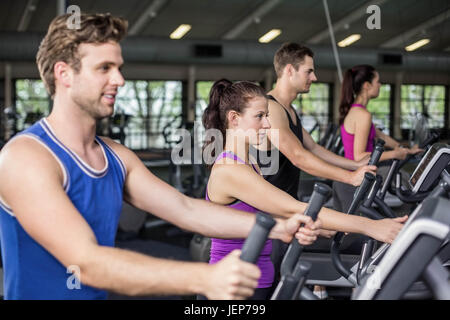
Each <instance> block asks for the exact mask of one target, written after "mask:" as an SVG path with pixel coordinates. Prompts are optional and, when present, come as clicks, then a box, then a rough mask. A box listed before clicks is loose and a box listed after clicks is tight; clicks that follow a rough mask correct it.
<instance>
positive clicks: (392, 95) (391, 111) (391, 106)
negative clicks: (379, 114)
mask: <svg viewBox="0 0 450 320" xmlns="http://www.w3.org/2000/svg"><path fill="white" fill-rule="evenodd" d="M390 86H391V90H390V92H389V135H390V136H394V130H395V129H394V128H395V126H394V122H395V120H394V113H395V112H394V108H395V107H394V106H395V90H396V89H395V88H396V87H397V85H396V84H395V83H394V84H390Z"/></svg>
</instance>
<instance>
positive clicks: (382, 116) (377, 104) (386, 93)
mask: <svg viewBox="0 0 450 320" xmlns="http://www.w3.org/2000/svg"><path fill="white" fill-rule="evenodd" d="M367 110H369V111H370V113H371V114H372V120H373V122H374V124H375V126H376V127H377V128H378V129H380V130H381V131H383V132H384V133H385V134H387V135H389V134H390V125H391V119H390V114H391V112H390V111H391V85H390V84H383V85H381V87H380V94H379V95H378V97H377V98H376V99H371V100H370V101H369V105H368V106H367Z"/></svg>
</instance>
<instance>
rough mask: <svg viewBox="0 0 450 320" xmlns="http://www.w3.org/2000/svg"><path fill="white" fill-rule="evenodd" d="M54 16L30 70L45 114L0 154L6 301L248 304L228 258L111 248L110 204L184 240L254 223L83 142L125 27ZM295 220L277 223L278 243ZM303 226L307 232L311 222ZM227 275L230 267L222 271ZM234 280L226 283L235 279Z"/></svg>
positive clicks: (243, 267) (114, 216) (249, 286)
mask: <svg viewBox="0 0 450 320" xmlns="http://www.w3.org/2000/svg"><path fill="white" fill-rule="evenodd" d="M69 17H70V16H69V15H64V16H60V17H57V18H55V19H54V20H53V21H52V23H51V25H50V27H49V30H48V33H47V35H46V36H45V38H44V39H43V41H42V43H41V45H40V48H39V51H38V54H37V65H38V68H39V72H40V75H41V78H42V79H43V81H44V83H45V85H46V88H47V90H48V92H49V94H50V96H51V97H52V99H53V100H54V104H53V109H52V112H51V114H50V115H49V116H48V117H47V118H45V119H43V120H41V121H39V122H37V123H36V124H34V125H33V126H32V127H30V128H29V129H27V130H25V131H24V132H22V133H21V134H20V135H17V136H16V137H14V138H13V139H12V140H10V141H9V143H8V144H7V145H6V146H5V147H4V148H3V150H2V152H1V154H0V179H1V181H2V183H1V184H0V243H1V246H2V248H1V249H2V257H3V267H4V287H5V289H4V290H5V298H6V299H105V298H106V296H107V291H109V290H110V291H115V292H118V293H122V294H128V295H151V294H163V295H164V294H202V295H205V296H207V297H208V298H209V299H239V298H245V297H248V296H251V295H252V294H253V290H254V288H255V287H256V285H257V281H258V278H259V276H260V272H259V270H258V268H257V267H256V266H255V265H252V264H248V263H245V262H243V261H241V260H239V252H238V251H235V252H233V253H231V254H230V255H229V256H227V257H226V258H225V259H223V260H222V261H221V262H219V263H218V264H216V265H214V266H210V265H208V264H206V263H191V262H180V261H169V260H164V259H157V258H153V257H149V256H145V255H142V254H139V253H134V252H131V251H127V250H121V249H118V248H114V238H115V233H116V230H117V225H118V219H119V214H120V212H121V208H122V201H123V200H125V201H127V202H129V203H130V204H132V205H134V206H136V207H137V208H140V209H142V210H144V211H147V212H151V213H152V214H154V215H156V216H158V217H160V218H162V219H165V220H167V221H169V222H171V223H174V224H176V225H177V226H179V227H181V228H183V229H186V230H190V231H193V232H198V233H203V234H206V235H208V236H215V237H221V238H242V237H245V236H246V235H247V234H248V232H249V230H250V228H251V227H252V225H253V223H254V219H255V217H254V215H253V214H248V213H244V212H239V211H237V210H233V209H230V208H226V207H224V206H218V205H214V204H211V203H207V202H206V201H204V200H197V199H192V198H188V197H186V196H185V195H183V194H181V193H179V192H178V191H176V190H175V189H174V188H172V187H171V186H169V185H168V184H166V183H164V182H163V181H161V180H159V179H158V178H156V177H155V176H154V175H153V174H152V173H151V172H150V171H149V170H148V169H147V168H146V167H145V166H144V164H143V163H142V162H141V161H140V160H139V158H138V157H137V156H136V155H135V154H134V153H133V152H131V151H130V150H128V149H127V148H125V147H124V146H122V145H120V144H118V143H115V142H114V141H112V140H110V139H107V138H103V137H98V136H96V135H95V132H96V122H97V121H98V120H100V119H103V118H105V117H109V116H111V115H112V114H113V111H114V103H115V97H116V95H117V91H118V88H119V87H120V86H123V85H124V78H123V77H122V74H121V66H122V64H123V59H122V53H121V47H120V45H119V42H120V41H121V40H122V38H123V37H124V36H125V34H126V31H127V22H126V21H125V20H123V19H121V18H116V17H113V16H110V15H109V14H93V15H86V14H83V15H81V17H80V25H79V27H76V28H72V27H71V26H70V24H68V23H67V22H68V19H69ZM302 221H303V222H305V219H304V218H302V217H301V216H300V214H298V215H296V216H294V217H293V218H291V219H289V220H278V221H277V224H276V226H275V227H274V229H273V230H272V232H271V234H270V236H271V238H276V239H281V240H283V241H285V242H289V241H290V240H291V239H292V236H293V235H294V234H295V233H298V232H303V234H308V232H307V231H305V230H308V229H307V228H299V227H300V222H302ZM306 223H307V227H311V228H314V225H313V224H312V221H311V220H307V221H306ZM234 265H236V266H237V267H233V266H234ZM236 279H237V281H234V280H236Z"/></svg>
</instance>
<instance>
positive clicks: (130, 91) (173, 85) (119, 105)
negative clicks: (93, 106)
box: [112, 81, 182, 150]
mask: <svg viewBox="0 0 450 320" xmlns="http://www.w3.org/2000/svg"><path fill="white" fill-rule="evenodd" d="M181 100H182V83H181V81H126V82H125V85H124V86H123V87H121V88H120V89H119V93H118V95H117V100H116V105H115V117H116V118H118V117H119V116H120V115H122V114H124V115H126V116H127V117H126V120H127V123H126V126H125V130H124V131H125V137H126V138H125V145H126V146H127V147H129V148H131V149H135V150H136V149H140V150H142V149H149V148H165V147H168V146H167V145H166V143H165V140H164V137H163V135H162V131H163V129H164V127H165V126H166V125H167V124H168V123H170V122H171V121H172V120H174V119H175V118H177V117H179V116H180V115H181V110H182V101H181ZM114 122H115V121H113V124H114ZM120 123H121V122H120V121H117V123H116V124H118V125H120ZM112 129H113V130H114V128H112ZM115 130H117V129H115Z"/></svg>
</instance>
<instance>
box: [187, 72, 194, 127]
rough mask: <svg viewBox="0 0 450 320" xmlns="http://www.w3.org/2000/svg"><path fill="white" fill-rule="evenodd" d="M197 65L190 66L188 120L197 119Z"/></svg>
mask: <svg viewBox="0 0 450 320" xmlns="http://www.w3.org/2000/svg"><path fill="white" fill-rule="evenodd" d="M195 77H196V69H195V66H189V69H188V82H187V110H186V111H187V114H186V120H187V121H188V122H194V121H195Z"/></svg>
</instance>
